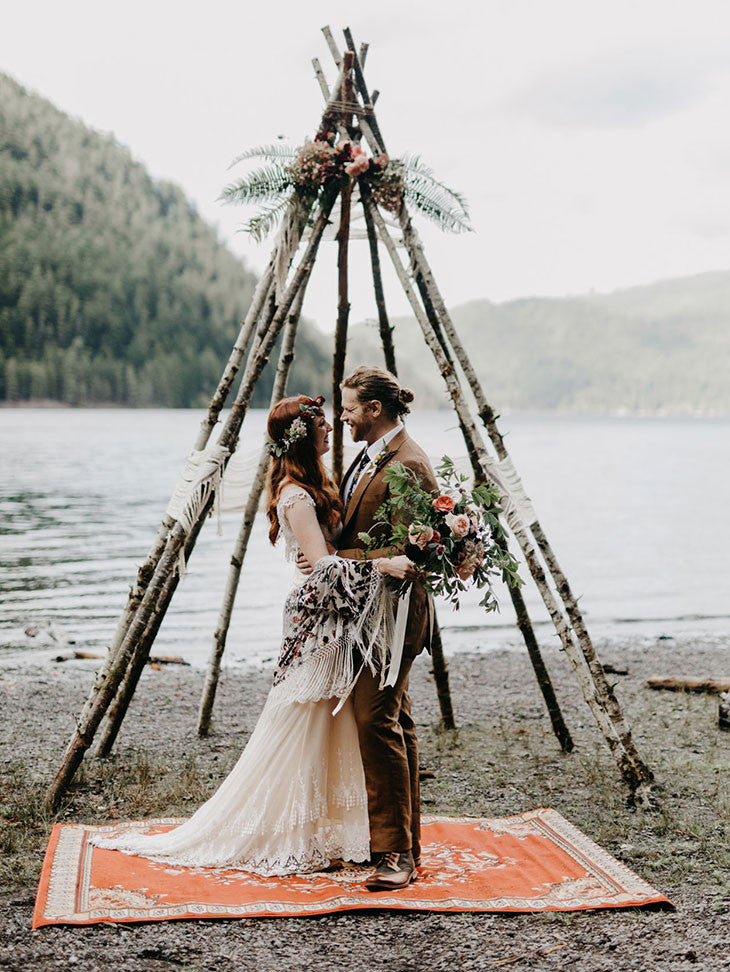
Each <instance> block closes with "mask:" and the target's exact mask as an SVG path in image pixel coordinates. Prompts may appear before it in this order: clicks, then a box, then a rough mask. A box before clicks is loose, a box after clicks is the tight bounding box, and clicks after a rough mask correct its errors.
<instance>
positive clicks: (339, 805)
mask: <svg viewBox="0 0 730 972" xmlns="http://www.w3.org/2000/svg"><path fill="white" fill-rule="evenodd" d="M323 403H324V399H323V398H322V397H319V398H316V399H310V398H307V397H306V396H304V395H299V396H295V397H293V398H286V399H283V400H282V401H280V402H279V403H278V404H277V405H275V406H274V408H272V410H271V412H270V413H269V419H268V433H269V439H270V443H269V449H270V452H271V455H272V460H271V464H270V469H269V481H268V506H267V515H268V519H269V521H270V529H269V538H270V540H271V542H272V543H276V541H277V539H278V538H279V535H280V534H282V535H283V537H284V541H285V549H286V557H287V559H289V560H293V559H294V557H295V555H296V553H297V551H298V550H301V552H302V553H303V554H304V557H305V558H306V560H308V561H309V563H310V564H313V565H314V569H313V571H312V573H311V574H309V575H308V576H307V575H305V574H303V573H300V572H299V571H298V570H296V569H295V579H294V582H293V586H292V588H291V590H290V591H289V594H288V596H287V598H286V601H285V604H284V631H283V639H282V644H281V651H280V655H279V660H278V664H277V667H276V671H275V673H274V680H273V685H272V688H271V691H270V692H269V695H268V698H267V700H266V703H265V705H264V708H263V710H262V712H261V715H260V717H259V720H258V722H257V724H256V727H255V729H254V731H253V733H252V734H251V738H250V739H249V741H248V745H247V746H246V748H245V749H244V751H243V753H242V754H241V756H240V758H239V760H238V762H237V763H236V765H235V766H234V767H233V769H232V770H231V772H230V774H229V776H228V777H227V778H226V779H225V780H224V781H223V783H222V784H221V786H220V787H219V789H218V790H217V792H216V793H215V794H214V795H213V796H212V797H211V798H210V799H209V800H208V801H207V802H206V803H204V804H203V805H202V806H201V807H200V808H199V809H198V810H197V811H196V812H195V813H194V814H193V816H192V817H191V818H190V819H189V820H186V821H185V822H184V823H182V824H180V825H179V826H177V827H175V828H174V829H172V830H168V831H166V832H164V833H154V832H153V833H149V834H140V833H139V831H135V832H132V831H131V830H130V829H129V828H127V829H126V830H125V828H124V826H123V825H122V826H121V827H120V828H116V829H115V830H114V831H113V832H112V833H111V835H109V836H101V835H95V836H94V837H92V838H91V842H92V843H93V844H95V845H96V846H98V847H105V848H111V849H114V850H119V851H123V852H124V853H126V854H137V855H140V856H142V857H147V858H152V859H153V860H160V861H163V862H165V863H176V864H182V865H187V866H197V867H226V868H234V869H240V870H244V871H252V872H254V873H257V874H262V875H275V874H291V873H295V872H301V871H311V870H320V869H322V868H323V867H327V866H328V865H329V864H330V861H331V860H332V859H333V858H343V859H345V860H350V861H364V860H366V859H367V858H368V857H369V855H370V845H369V828H368V809H367V794H366V790H365V777H364V773H363V766H362V760H361V758H360V750H359V746H358V735H357V728H356V725H355V718H354V715H353V711H352V702H351V700H350V698H349V694H350V691H351V689H352V687H353V686H354V684H355V681H356V680H357V675H358V673H359V671H360V670H361V668H362V667H363V666H367V667H368V668H369V669H370V670H371V671H373V672H380V673H381V674H382V673H383V671H384V667H385V663H386V656H387V646H388V645H389V644H390V640H391V637H392V633H393V616H392V607H391V597H390V596H389V595H388V594H387V593H386V588H385V580H384V575H385V574H390V575H391V576H393V577H397V578H401V579H402V578H404V577H408V576H410V575H411V573H412V569H413V565H412V563H411V561H410V560H409V559H408V558H407V557H404V556H397V557H392V558H381V559H376V560H368V561H354V560H346V559H343V558H340V557H338V556H336V555H334V554H333V551H334V548H333V547H332V545H331V541H332V540H333V539H335V537H336V535H337V533H338V532H339V530H340V529H341V521H342V516H343V506H342V502H341V500H340V497H339V494H338V492H337V489H336V487H335V485H334V484H333V482H332V480H331V479H330V478H329V476H328V475H327V473H326V471H325V468H324V464H323V462H322V456H323V455H324V454H325V453H326V452H328V451H329V433H330V432H331V431H332V427H331V426H330V425H329V423H328V422H327V420H326V418H325V415H324V412H323V410H322V405H323ZM106 833H107V834H108V831H107V832H106Z"/></svg>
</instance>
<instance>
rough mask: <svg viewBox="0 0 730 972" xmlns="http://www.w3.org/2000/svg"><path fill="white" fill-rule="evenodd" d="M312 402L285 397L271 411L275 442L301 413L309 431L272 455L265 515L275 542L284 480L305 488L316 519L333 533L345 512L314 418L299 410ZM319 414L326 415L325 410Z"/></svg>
mask: <svg viewBox="0 0 730 972" xmlns="http://www.w3.org/2000/svg"><path fill="white" fill-rule="evenodd" d="M311 401H312V400H311V399H310V398H307V396H306V395H294V396H293V397H291V398H282V400H281V401H280V402H277V403H276V405H274V407H273V408H272V409H271V411H270V412H269V421H268V426H267V428H268V432H269V439H271V441H272V442H281V441H282V440H283V439H284V431H285V430H286V429H287V428H289V426H290V425H291V424H292V422H293V421H294V419H296V418H298V417H299V416H302V418H303V419H304V421H305V422H306V425H307V434H306V435H305V436H304V437H303V438H301V439H298V440H297V441H295V442H292V443H290V445H289V448H288V449H287V451H286V452H285V453H283V455H281V456H276V455H274V456H272V457H271V462H270V464H269V478H268V497H267V503H266V515H267V517H268V518H269V523H270V527H269V540H270V541H271V542H272V543H276V541H277V538H278V536H279V531H280V525H279V517H278V516H277V513H276V504H277V503H278V501H279V493H280V491H281V484H282V482H283V481H284V480H285V479H286V480H287V481H288V482H292V483H295V484H296V485H297V486H301V487H302V488H303V489H306V491H307V492H308V493H309V495H310V496H311V497H312V499H313V500H314V502H315V504H316V507H317V519H318V520H319V522H320V523H321V524H322V526H323V527H327V528H328V529H329V531H330V532H334V531H335V529H336V528H337V525H338V523H339V522H340V520H341V519H342V516H343V514H344V512H345V509H344V507H343V505H342V500H341V499H340V494H339V493H338V491H337V487H336V486H335V484H334V483H333V482H332V480H331V479H330V477H329V475H328V474H327V470H326V469H325V467H324V463H323V462H322V457H321V455H320V454H319V453H318V452H317V450H316V448H315V445H314V442H315V440H314V424H315V422H314V419H313V418H310V417H309V416H307V415H304V414H303V413H302V412H301V411H300V409H299V406H300V405H309V404H310V403H311ZM319 414H320V415H323V414H324V412H323V411H322V409H320V410H319Z"/></svg>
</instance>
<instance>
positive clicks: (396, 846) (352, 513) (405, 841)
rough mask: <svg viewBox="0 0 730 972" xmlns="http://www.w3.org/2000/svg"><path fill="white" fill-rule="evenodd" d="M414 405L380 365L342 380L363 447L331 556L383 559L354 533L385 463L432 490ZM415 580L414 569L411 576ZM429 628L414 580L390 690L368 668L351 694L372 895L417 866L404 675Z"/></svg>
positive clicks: (429, 616)
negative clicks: (413, 434) (410, 427)
mask: <svg viewBox="0 0 730 972" xmlns="http://www.w3.org/2000/svg"><path fill="white" fill-rule="evenodd" d="M412 401H413V392H411V391H409V390H408V389H407V388H401V386H400V385H399V383H398V381H397V379H396V378H395V377H394V376H393V375H391V374H390V372H388V371H384V370H383V369H382V368H375V367H360V368H358V369H357V370H356V371H354V372H353V373H352V374H351V375H350V376H349V377H348V378H346V379H345V381H344V382H343V383H342V415H341V420H342V421H343V422H345V423H346V424H347V425H348V426H349V427H350V432H351V434H352V438H353V440H354V441H355V442H361V443H362V444H363V448H362V450H361V452H360V453H359V454H358V456H357V457H356V458H355V461H354V462H353V463H352V465H351V466H350V468H349V469H348V470H347V472H346V473H345V476H344V478H343V481H342V486H341V495H342V500H343V502H344V504H345V519H344V525H343V529H342V533H341V534H340V537H339V538H338V540H337V545H338V551H337V552H338V553H339V554H340V556H342V557H350V558H356V559H361V558H362V557H364V556H367V557H370V558H372V557H383V556H385V555H387V553H388V552H389V551H388V550H387V549H386V548H380V549H378V550H370V551H368V552H367V554H366V553H365V551H364V546H363V543H362V541H361V540H360V539H358V534H359V533H361V532H365V531H368V530H370V529H371V527H372V526H373V518H374V514H375V511H376V510H377V509H378V507H379V506H380V505H381V504H382V503H383V502H384V501H385V500H386V499H387V497H388V486H387V484H386V483H385V482H384V476H385V473H386V471H387V469H388V466H389V465H390V463H391V462H402V463H403V465H404V466H406V467H407V468H409V469H411V470H413V472H414V473H415V474H416V475H417V476H418V479H419V480H420V482H421V484H422V485H423V486H424V487H425V488H426V489H428V490H434V489H436V478H435V476H434V472H433V468H432V466H431V463H430V462H429V459H428V456H427V455H426V453H425V452H424V451H423V449H421V448H420V446H418V445H416V443H415V442H414V441H413V439H411V438H410V437H409V435H408V434H407V432H406V430H405V428H404V426H403V425H402V424H401V422H400V417H401V416H402V415H405V414H407V413H408V412H409V408H408V405H409V403H410V402H412ZM415 576H416V575H415V572H413V573H412V575H411V579H415ZM432 626H433V606H432V604H431V600H430V597H429V596H428V595H427V594H426V592H425V590H424V589H423V587H422V586H421V585H420V584H419V583H417V582H416V583H414V584H413V588H412V592H411V602H410V609H409V612H408V623H407V626H406V633H405V641H404V645H403V657H402V661H401V665H400V670H399V673H398V677H397V680H396V683H395V685H393V686H387V687H386V688H383V689H379V687H378V686H379V682H380V677H379V674H378V675H375V676H373V675H372V673H371V672H370V671H369V670H368V669H367V668H366V669H364V670H363V671H362V673H361V675H360V677H359V679H358V681H357V684H356V686H355V690H354V694H353V702H354V708H355V719H356V722H357V729H358V735H359V738H360V751H361V753H362V761H363V766H364V768H365V781H366V784H367V793H368V814H369V817H370V847H371V851H372V854H373V856H374V858H375V864H376V867H375V871H374V873H373V875H372V877H371V878H370V880H369V881H368V882H367V887H368V888H369V889H370V890H371V891H385V890H394V889H397V888H402V887H405V886H406V885H408V884H409V883H410V882H411V881H412V880H413V879H414V877H415V869H416V866H417V865H418V862H419V857H420V853H421V846H420V836H421V817H420V796H419V787H418V748H417V743H416V729H415V724H414V722H413V719H412V717H411V702H410V698H409V695H408V675H409V673H410V670H411V665H412V664H413V659H414V658H415V657H416V656H417V655H418V654H420V652H421V651H422V649H423V648H429V647H430V638H431V629H432Z"/></svg>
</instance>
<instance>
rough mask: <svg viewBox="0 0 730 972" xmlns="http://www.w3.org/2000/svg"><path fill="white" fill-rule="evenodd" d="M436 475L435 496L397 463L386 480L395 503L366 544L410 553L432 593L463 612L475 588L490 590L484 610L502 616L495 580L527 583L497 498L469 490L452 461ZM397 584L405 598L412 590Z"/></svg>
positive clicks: (363, 536)
mask: <svg viewBox="0 0 730 972" xmlns="http://www.w3.org/2000/svg"><path fill="white" fill-rule="evenodd" d="M436 475H437V477H438V480H439V490H438V491H437V492H436V493H432V492H429V491H428V490H426V489H424V488H423V487H422V486H421V484H420V483H419V481H418V479H417V478H416V476H415V475H414V473H412V472H411V471H410V470H409V469H407V468H406V467H405V466H404V465H403V464H402V463H400V462H394V463H392V464H391V465H390V466H389V467H388V471H387V472H386V474H385V477H384V478H385V482H386V483H387V484H388V490H389V497H388V499H387V500H386V501H385V503H383V505H382V506H380V507H379V508H378V510H377V511H376V513H375V518H374V523H373V526H372V528H371V529H370V530H369V531H368V532H366V533H360V534H359V537H360V540H362V541H363V543H364V544H365V548H366V549H367V550H372V549H374V548H379V547H392V548H393V549H394V550H397V551H399V552H403V553H405V554H406V555H407V556H408V557H410V558H411V560H412V561H413V562H414V563H415V564H417V565H418V567H419V570H420V574H421V576H420V580H421V582H422V583H423V585H424V587H425V588H426V590H428V591H430V592H431V593H432V594H435V595H440V596H441V597H445V598H446V599H447V600H448V601H449V602H450V603H451V604H452V605H453V607H454V608H456V609H457V610H458V607H459V596H460V595H461V593H462V592H463V591H465V590H466V589H467V588H468V587H470V586H472V585H476V587H478V588H486V591H485V593H484V596H483V597H482V599H481V601H480V604H481V606H482V607H484V608H485V609H486V610H487V611H496V610H499V604H498V602H497V598H496V596H495V594H494V590H493V587H492V581H493V579H494V578H495V577H497V576H501V578H502V580H503V581H504V582H505V583H506V584H508V585H509V586H510V587H519V586H520V585H521V584H522V579H521V578H520V576H519V574H518V573H517V569H518V568H517V561H516V560H515V559H514V557H513V556H512V554H511V553H510V552H509V550H508V549H507V545H506V543H504V539H503V538H504V533H503V530H502V527H501V525H500V523H499V519H498V514H499V513H500V512H501V511H500V508H499V506H498V496H497V492H496V490H495V489H494V488H492V487H489V486H487V485H484V484H482V485H478V486H473V487H471V488H469V486H468V477H467V476H465V475H464V474H463V473H459V472H458V471H457V470H456V468H455V466H454V463H453V461H452V460H451V459H449V457H448V456H444V457H443V458H442V460H441V464H440V465H439V467H438V469H437V470H436ZM396 584H397V589H398V593H404V591H405V589H406V588H407V584H404V583H402V582H396Z"/></svg>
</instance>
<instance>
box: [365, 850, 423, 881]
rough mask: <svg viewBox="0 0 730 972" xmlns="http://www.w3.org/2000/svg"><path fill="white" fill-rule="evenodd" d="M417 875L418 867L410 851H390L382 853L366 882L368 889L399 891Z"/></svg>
mask: <svg viewBox="0 0 730 972" xmlns="http://www.w3.org/2000/svg"><path fill="white" fill-rule="evenodd" d="M415 876H416V867H415V864H414V863H413V855H412V854H411V852H410V851H403V852H402V853H398V851H390V852H389V853H387V854H381V855H380V860H379V861H378V864H377V866H376V868H375V870H374V871H373V873H372V874H371V875H370V877H369V878H368V879H367V881H366V882H365V887H366V888H367V889H368V891H398V890H399V888H405V887H407V886H408V885H409V884H410V883H411V881H412V880H413V879H414V878H415Z"/></svg>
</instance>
